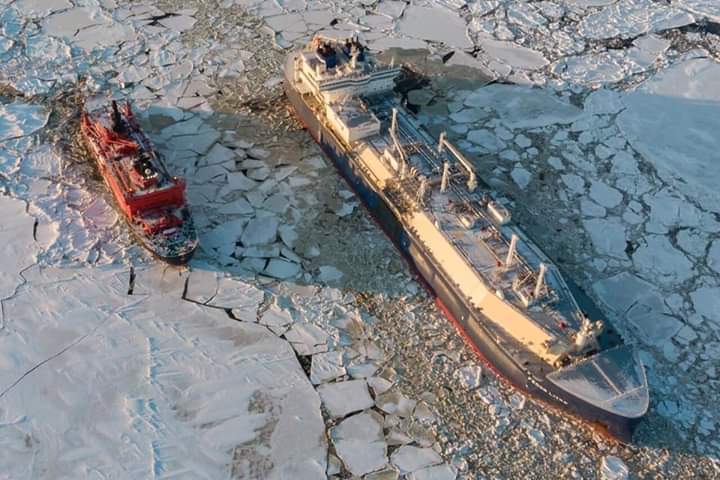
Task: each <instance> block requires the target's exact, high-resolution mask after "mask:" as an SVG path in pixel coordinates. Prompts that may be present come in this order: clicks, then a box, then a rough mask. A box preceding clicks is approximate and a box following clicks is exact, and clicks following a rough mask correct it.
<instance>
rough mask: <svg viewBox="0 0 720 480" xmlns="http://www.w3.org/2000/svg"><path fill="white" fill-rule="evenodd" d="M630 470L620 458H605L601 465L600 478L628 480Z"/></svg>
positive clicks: (605, 479)
mask: <svg viewBox="0 0 720 480" xmlns="http://www.w3.org/2000/svg"><path fill="white" fill-rule="evenodd" d="M628 476H629V470H628V467H627V465H625V462H623V461H622V460H620V459H619V458H618V457H613V456H607V457H603V459H602V463H601V465H600V478H601V479H602V480H627V479H628Z"/></svg>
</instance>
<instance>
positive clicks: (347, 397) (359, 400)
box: [317, 380, 375, 418]
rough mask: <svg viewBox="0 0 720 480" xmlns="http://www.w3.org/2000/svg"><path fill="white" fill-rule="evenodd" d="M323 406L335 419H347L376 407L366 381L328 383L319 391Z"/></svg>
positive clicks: (319, 388)
mask: <svg viewBox="0 0 720 480" xmlns="http://www.w3.org/2000/svg"><path fill="white" fill-rule="evenodd" d="M317 391H318V393H319V394H320V399H321V400H322V403H323V405H325V408H327V410H328V412H329V413H330V416H331V417H333V418H341V417H345V416H347V415H349V414H351V413H355V412H359V411H361V410H365V409H367V408H370V407H372V406H373V405H374V403H375V402H374V401H373V399H372V397H371V396H370V393H369V392H368V386H367V382H366V381H365V380H348V381H345V382H335V383H326V384H324V385H320V386H319V387H318V389H317Z"/></svg>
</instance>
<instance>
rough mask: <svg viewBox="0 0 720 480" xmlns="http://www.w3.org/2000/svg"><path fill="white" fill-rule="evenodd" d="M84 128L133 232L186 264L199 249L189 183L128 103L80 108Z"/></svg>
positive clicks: (154, 248)
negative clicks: (157, 147) (166, 158)
mask: <svg viewBox="0 0 720 480" xmlns="http://www.w3.org/2000/svg"><path fill="white" fill-rule="evenodd" d="M80 129H81V134H82V137H83V139H84V141H85V144H86V145H87V147H88V149H89V151H90V153H91V155H92V156H93V158H94V159H95V162H96V163H97V166H98V169H99V171H100V174H101V175H102V177H103V180H104V182H105V184H106V185H107V186H108V188H109V189H110V192H111V193H112V194H113V197H114V198H115V203H116V205H117V207H118V209H119V210H120V212H121V213H122V214H123V216H124V217H125V219H126V220H127V223H128V225H129V226H130V229H131V231H132V233H133V235H134V236H135V237H136V238H137V239H138V240H139V241H140V242H141V243H142V245H143V246H144V247H145V248H147V249H148V250H149V251H150V252H152V253H153V254H154V255H156V256H157V257H159V258H160V259H162V260H164V261H166V262H168V263H173V264H182V263H186V262H187V261H188V260H189V259H190V257H191V256H192V254H193V252H194V251H195V248H196V247H197V244H198V240H197V234H196V231H195V226H194V224H193V221H192V217H191V216H190V209H189V208H188V206H187V205H186V204H185V182H184V181H183V180H182V179H181V178H178V177H174V176H172V175H170V173H169V172H168V170H167V168H166V167H165V164H164V163H163V161H162V159H161V157H160V155H159V154H158V153H157V152H156V151H155V149H154V148H153V146H152V145H151V143H150V141H149V140H148V138H147V137H146V136H145V134H144V133H143V132H142V130H141V129H140V126H139V124H138V123H137V121H136V119H135V116H134V114H133V112H132V109H131V108H130V104H129V103H126V104H125V106H124V107H123V108H120V107H118V105H117V103H116V102H115V101H113V102H112V103H111V108H110V109H107V110H106V109H100V110H98V111H95V112H92V113H87V112H85V111H83V112H82V116H81V123H80Z"/></svg>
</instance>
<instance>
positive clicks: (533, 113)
mask: <svg viewBox="0 0 720 480" xmlns="http://www.w3.org/2000/svg"><path fill="white" fill-rule="evenodd" d="M465 105H467V106H469V107H486V108H490V109H492V110H495V111H496V112H497V114H498V115H499V116H500V118H502V120H503V123H504V124H505V125H506V126H508V127H510V128H536V127H545V126H548V125H553V124H569V123H572V122H574V121H575V120H577V119H578V118H579V117H580V115H581V114H582V111H581V110H580V109H579V108H577V107H575V106H573V105H571V104H569V103H567V102H565V101H563V100H561V99H560V98H558V97H557V96H556V95H554V94H553V93H551V92H550V91H548V90H545V89H540V88H529V87H523V86H517V85H500V84H492V85H488V86H487V87H483V88H480V89H478V90H475V91H474V92H473V93H471V94H470V95H469V96H468V97H467V98H466V99H465Z"/></svg>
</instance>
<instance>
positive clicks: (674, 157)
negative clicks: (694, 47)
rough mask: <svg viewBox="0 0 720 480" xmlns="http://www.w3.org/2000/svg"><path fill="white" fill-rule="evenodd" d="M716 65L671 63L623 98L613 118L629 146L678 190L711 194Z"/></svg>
mask: <svg viewBox="0 0 720 480" xmlns="http://www.w3.org/2000/svg"><path fill="white" fill-rule="evenodd" d="M719 82H720V64H718V63H717V62H716V61H714V60H711V59H694V60H688V61H685V62H681V63H677V64H675V65H673V66H671V67H669V68H668V69H666V70H664V71H662V72H660V73H658V74H656V75H655V76H654V77H652V78H650V79H649V80H647V81H646V82H645V83H643V84H642V85H641V86H640V87H639V88H638V89H636V90H635V91H632V92H628V93H626V94H624V95H623V97H622V102H623V104H624V105H625V106H626V108H625V110H623V111H622V112H621V113H620V114H619V115H618V119H617V124H618V126H619V127H620V130H621V131H622V132H623V134H624V135H625V136H626V137H627V139H628V141H629V142H630V143H631V144H632V146H633V147H634V148H635V149H636V150H638V151H639V152H640V153H641V154H642V155H643V156H644V157H645V159H646V160H648V161H649V162H651V163H653V164H654V165H655V166H656V167H657V168H658V169H662V170H664V171H665V172H669V173H670V174H671V175H673V176H675V177H677V178H680V179H682V180H683V181H685V182H686V183H687V185H686V186H684V187H683V188H684V189H686V190H690V191H695V190H697V189H698V188H703V189H705V190H706V191H707V192H715V191H716V186H717V185H716V184H717V182H716V179H717V178H720V163H718V162H713V161H712V160H711V159H713V158H715V154H716V151H717V144H716V138H717V135H716V132H718V131H720V118H718V116H717V115H716V109H717V102H718V101H720V93H718V92H720V89H717V88H715V86H716V85H718V83H719Z"/></svg>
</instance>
